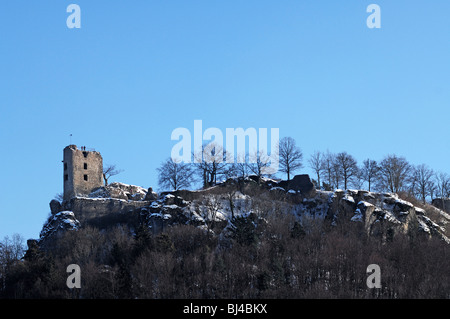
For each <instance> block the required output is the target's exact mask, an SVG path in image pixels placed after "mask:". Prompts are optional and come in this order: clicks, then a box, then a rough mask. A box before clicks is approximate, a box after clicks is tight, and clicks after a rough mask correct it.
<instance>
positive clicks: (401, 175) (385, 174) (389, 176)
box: [378, 155, 411, 193]
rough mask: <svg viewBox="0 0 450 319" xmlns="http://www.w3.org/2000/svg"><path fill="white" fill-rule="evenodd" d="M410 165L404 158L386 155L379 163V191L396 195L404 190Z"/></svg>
mask: <svg viewBox="0 0 450 319" xmlns="http://www.w3.org/2000/svg"><path fill="white" fill-rule="evenodd" d="M410 172H411V165H410V164H409V163H408V161H407V160H406V158H404V157H399V156H397V155H388V156H386V157H385V158H384V159H383V160H382V161H381V163H380V175H379V179H378V181H379V186H380V188H381V189H384V190H387V191H390V192H392V193H398V192H399V191H401V190H404V189H405V188H406V186H407V185H406V184H407V182H408V178H409V176H410Z"/></svg>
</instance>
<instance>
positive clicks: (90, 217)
mask: <svg viewBox="0 0 450 319" xmlns="http://www.w3.org/2000/svg"><path fill="white" fill-rule="evenodd" d="M64 205H65V207H64V209H66V210H70V211H72V212H73V213H74V214H75V217H76V219H78V220H79V221H80V223H81V224H82V225H85V224H91V225H97V226H98V225H101V226H103V225H105V226H107V225H108V224H114V223H120V222H129V221H130V219H134V218H137V215H138V213H139V211H140V209H141V208H142V207H146V206H148V205H150V202H148V201H131V200H130V201H128V200H123V199H117V198H87V197H74V198H72V199H71V200H70V201H68V202H66V203H65V204H64Z"/></svg>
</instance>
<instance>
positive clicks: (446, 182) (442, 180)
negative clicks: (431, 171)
mask: <svg viewBox="0 0 450 319" xmlns="http://www.w3.org/2000/svg"><path fill="white" fill-rule="evenodd" d="M434 179H435V185H436V195H437V196H438V197H439V198H441V200H442V207H444V198H446V197H450V176H449V175H448V174H447V173H444V172H437V173H435V175H434Z"/></svg>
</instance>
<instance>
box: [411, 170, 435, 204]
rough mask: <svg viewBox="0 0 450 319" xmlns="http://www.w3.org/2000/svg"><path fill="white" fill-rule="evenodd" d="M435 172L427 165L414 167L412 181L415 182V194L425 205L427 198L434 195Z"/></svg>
mask: <svg viewBox="0 0 450 319" xmlns="http://www.w3.org/2000/svg"><path fill="white" fill-rule="evenodd" d="M433 175H434V172H433V170H432V169H431V168H429V167H428V166H427V165H425V164H421V165H418V166H416V167H413V171H412V180H413V185H414V186H413V194H417V195H418V197H420V199H421V200H422V202H423V203H424V204H425V198H426V197H427V196H428V195H430V196H431V195H432V186H433V185H432V183H430V182H431V178H432V176H433Z"/></svg>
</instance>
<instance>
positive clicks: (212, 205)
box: [201, 195, 222, 234]
mask: <svg viewBox="0 0 450 319" xmlns="http://www.w3.org/2000/svg"><path fill="white" fill-rule="evenodd" d="M221 209H222V202H221V201H220V200H219V199H218V198H217V197H216V196H214V195H209V196H206V197H205V198H204V199H203V205H202V210H201V215H202V217H203V219H204V220H205V224H206V227H207V228H208V234H209V231H211V230H212V229H213V228H214V223H215V222H216V219H217V213H218V212H219V211H220V210H221Z"/></svg>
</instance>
